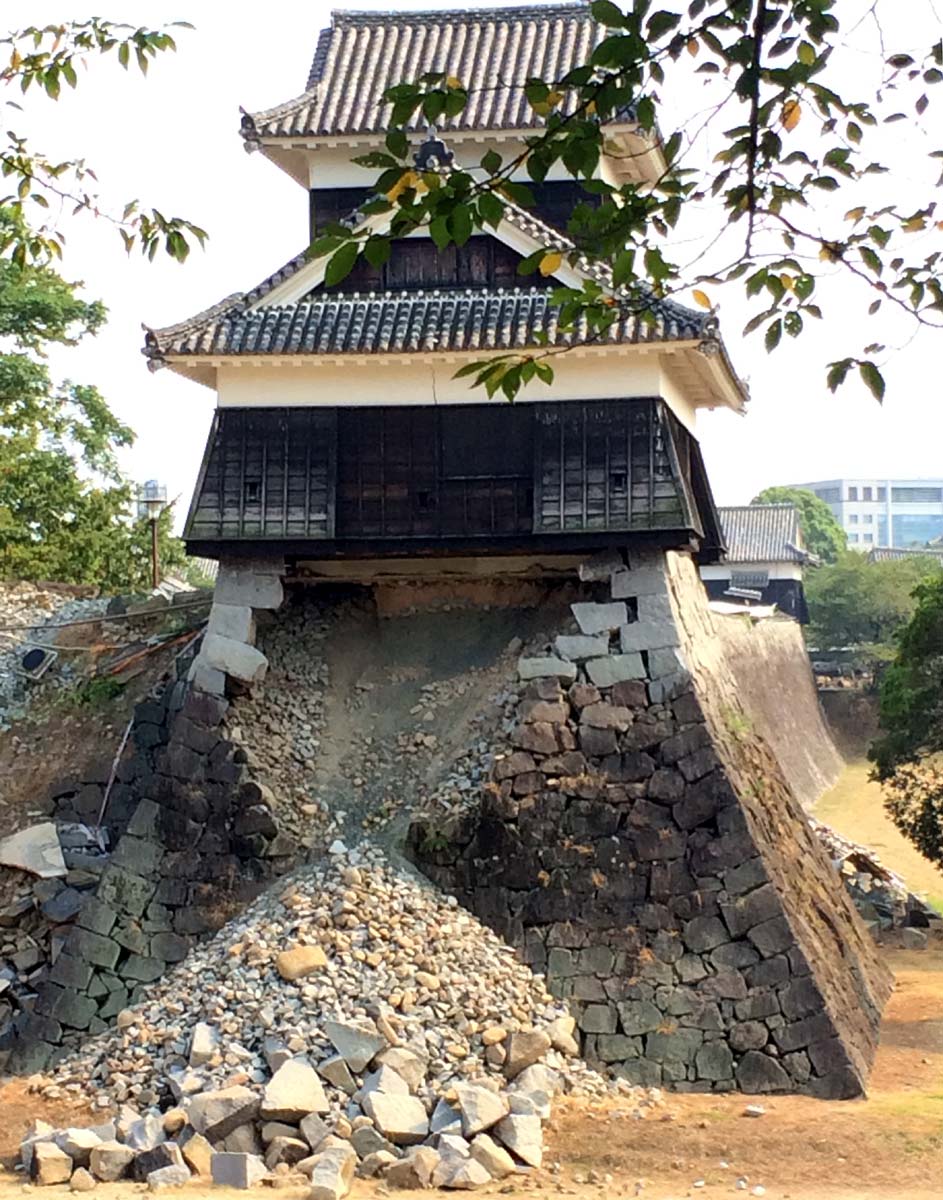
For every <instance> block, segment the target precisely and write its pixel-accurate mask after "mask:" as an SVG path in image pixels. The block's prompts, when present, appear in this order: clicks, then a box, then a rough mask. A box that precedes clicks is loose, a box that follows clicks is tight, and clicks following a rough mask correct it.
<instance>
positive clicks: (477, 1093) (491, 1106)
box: [455, 1083, 510, 1138]
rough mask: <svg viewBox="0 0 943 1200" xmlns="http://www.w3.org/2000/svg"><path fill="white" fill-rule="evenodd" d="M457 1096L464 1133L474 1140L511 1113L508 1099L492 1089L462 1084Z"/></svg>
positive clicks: (457, 1089)
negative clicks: (477, 1135)
mask: <svg viewBox="0 0 943 1200" xmlns="http://www.w3.org/2000/svg"><path fill="white" fill-rule="evenodd" d="M455 1096H456V1100H457V1103H458V1108H459V1112H460V1113H461V1117H462V1133H463V1135H464V1136H465V1137H466V1138H473V1137H474V1136H475V1135H476V1134H478V1133H481V1132H482V1131H483V1130H485V1129H490V1128H491V1127H492V1125H496V1124H497V1123H498V1121H500V1120H502V1118H504V1117H506V1116H507V1115H508V1113H509V1112H510V1105H509V1104H508V1101H507V1098H506V1097H505V1096H502V1095H498V1094H497V1093H496V1092H493V1091H492V1090H491V1089H490V1088H487V1087H484V1086H482V1085H481V1084H475V1083H460V1084H458V1085H457V1086H456V1088H455Z"/></svg>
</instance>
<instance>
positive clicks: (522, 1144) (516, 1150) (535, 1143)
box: [494, 1113, 544, 1167]
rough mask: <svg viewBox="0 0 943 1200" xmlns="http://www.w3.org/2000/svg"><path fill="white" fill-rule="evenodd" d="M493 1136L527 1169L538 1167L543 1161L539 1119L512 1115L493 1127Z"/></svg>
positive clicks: (541, 1133)
mask: <svg viewBox="0 0 943 1200" xmlns="http://www.w3.org/2000/svg"><path fill="white" fill-rule="evenodd" d="M494 1132H495V1136H496V1137H497V1138H499V1139H500V1141H502V1142H503V1143H504V1145H505V1146H507V1148H508V1149H509V1150H510V1151H511V1153H512V1154H514V1155H516V1157H517V1158H519V1159H520V1160H521V1162H524V1163H527V1165H528V1166H529V1167H539V1166H540V1164H541V1162H542V1161H543V1153H544V1150H543V1132H542V1130H541V1128H540V1117H532V1116H524V1115H518V1114H516V1113H512V1114H511V1115H510V1116H507V1117H505V1118H504V1120H503V1121H500V1122H499V1123H498V1124H497V1125H496V1126H495V1127H494Z"/></svg>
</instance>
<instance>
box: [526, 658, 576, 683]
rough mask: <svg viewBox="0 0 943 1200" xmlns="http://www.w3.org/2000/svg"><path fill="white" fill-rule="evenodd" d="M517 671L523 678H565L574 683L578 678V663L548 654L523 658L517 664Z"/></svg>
mask: <svg viewBox="0 0 943 1200" xmlns="http://www.w3.org/2000/svg"><path fill="white" fill-rule="evenodd" d="M517 673H518V675H519V677H520V678H521V679H525V680H526V679H564V680H566V681H567V683H572V682H573V680H574V679H575V678H576V663H572V662H565V661H564V660H563V659H562V658H553V657H551V656H547V657H544V658H522V659H520V660H519V661H518V664H517Z"/></svg>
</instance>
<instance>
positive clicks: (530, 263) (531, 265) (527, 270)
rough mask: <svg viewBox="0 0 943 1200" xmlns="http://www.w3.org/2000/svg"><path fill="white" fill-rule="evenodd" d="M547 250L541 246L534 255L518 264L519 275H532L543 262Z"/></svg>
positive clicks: (529, 255)
mask: <svg viewBox="0 0 943 1200" xmlns="http://www.w3.org/2000/svg"><path fill="white" fill-rule="evenodd" d="M546 253H547V251H546V250H544V248H543V247H542V246H541V248H540V249H539V250H535V251H534V253H533V254H528V256H527V257H526V258H522V259H521V261H520V262H519V263H518V264H517V273H518V275H532V274H533V272H534V271H536V270H537V268H538V267H539V266H540V264H541V262H542V261H543V257H544V255H545V254H546Z"/></svg>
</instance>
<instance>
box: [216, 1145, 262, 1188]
mask: <svg viewBox="0 0 943 1200" xmlns="http://www.w3.org/2000/svg"><path fill="white" fill-rule="evenodd" d="M210 1173H211V1175H212V1177H213V1182H214V1183H216V1184H219V1185H220V1186H221V1187H232V1188H250V1187H252V1186H253V1185H254V1184H256V1183H258V1182H259V1181H260V1180H262V1179H264V1178H265V1176H266V1175H267V1174H268V1170H267V1168H266V1166H265V1163H264V1162H263V1161H262V1159H261V1158H259V1156H258V1155H257V1154H230V1153H227V1152H226V1151H223V1152H222V1153H219V1154H214V1155H213V1157H212V1160H211V1161H210Z"/></svg>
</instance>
